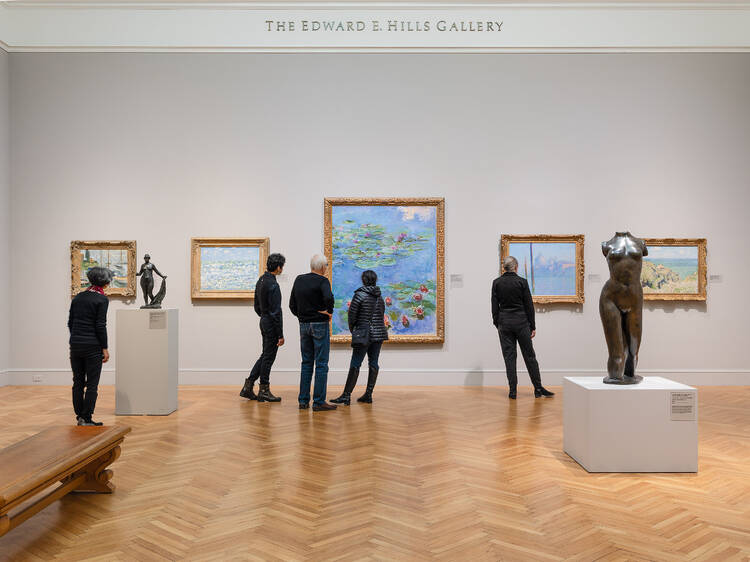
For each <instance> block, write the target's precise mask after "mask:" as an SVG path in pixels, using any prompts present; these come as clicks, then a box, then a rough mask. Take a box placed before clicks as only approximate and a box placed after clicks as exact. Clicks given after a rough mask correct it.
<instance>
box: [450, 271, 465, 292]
mask: <svg viewBox="0 0 750 562" xmlns="http://www.w3.org/2000/svg"><path fill="white" fill-rule="evenodd" d="M463 287H464V276H463V275H461V274H460V273H451V289H463Z"/></svg>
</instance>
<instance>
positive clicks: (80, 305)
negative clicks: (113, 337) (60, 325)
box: [68, 291, 109, 349]
mask: <svg viewBox="0 0 750 562" xmlns="http://www.w3.org/2000/svg"><path fill="white" fill-rule="evenodd" d="M107 308H109V299H108V298H107V297H105V296H104V295H100V294H99V293H97V292H94V291H84V292H82V293H78V294H77V295H76V296H75V297H73V301H72V302H71V303H70V313H69V315H68V330H69V331H70V345H71V346H75V347H83V346H98V347H101V348H102V349H107Z"/></svg>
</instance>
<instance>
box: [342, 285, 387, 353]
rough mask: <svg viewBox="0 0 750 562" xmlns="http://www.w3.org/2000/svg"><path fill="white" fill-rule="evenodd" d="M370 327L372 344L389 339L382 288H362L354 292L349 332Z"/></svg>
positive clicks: (350, 309)
mask: <svg viewBox="0 0 750 562" xmlns="http://www.w3.org/2000/svg"><path fill="white" fill-rule="evenodd" d="M367 324H369V325H370V342H378V341H385V340H387V339H388V330H387V328H386V327H385V303H384V302H383V297H382V296H380V287H370V286H367V287H360V288H359V289H357V290H356V291H354V296H353V297H352V300H351V303H350V304H349V331H350V332H354V330H355V329H356V328H358V327H362V326H366V325H367Z"/></svg>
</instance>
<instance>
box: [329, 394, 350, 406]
mask: <svg viewBox="0 0 750 562" xmlns="http://www.w3.org/2000/svg"><path fill="white" fill-rule="evenodd" d="M351 401H352V395H351V394H350V393H348V392H343V393H342V394H341V396H339V397H338V398H334V399H333V400H331V403H332V404H343V405H344V406H348V405H349V404H351Z"/></svg>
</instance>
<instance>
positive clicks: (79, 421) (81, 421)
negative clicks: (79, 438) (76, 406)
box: [76, 416, 86, 425]
mask: <svg viewBox="0 0 750 562" xmlns="http://www.w3.org/2000/svg"><path fill="white" fill-rule="evenodd" d="M76 423H77V424H78V425H84V424H85V423H86V420H85V419H83V418H82V417H81V416H76Z"/></svg>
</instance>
